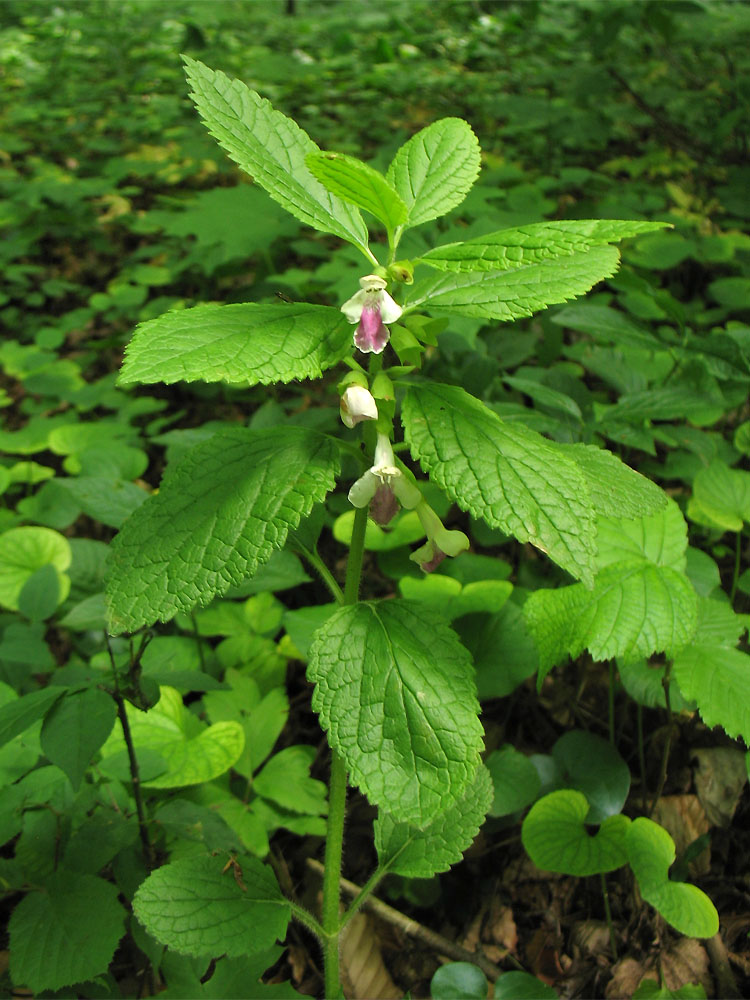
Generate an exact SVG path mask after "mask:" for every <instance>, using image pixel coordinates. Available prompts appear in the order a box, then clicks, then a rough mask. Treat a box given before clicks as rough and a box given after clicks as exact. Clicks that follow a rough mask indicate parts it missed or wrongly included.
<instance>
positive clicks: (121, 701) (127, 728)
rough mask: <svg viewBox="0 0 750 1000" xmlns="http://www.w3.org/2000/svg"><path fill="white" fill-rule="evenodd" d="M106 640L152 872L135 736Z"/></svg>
mask: <svg viewBox="0 0 750 1000" xmlns="http://www.w3.org/2000/svg"><path fill="white" fill-rule="evenodd" d="M105 638H106V640H107V651H108V652H109V661H110V663H111V664H112V683H113V685H114V691H113V692H112V697H113V698H114V701H115V705H116V706H117V716H118V718H119V720H120V725H121V726H122V736H123V739H124V740H125V746H126V748H127V751H128V761H129V764H130V781H131V784H132V785H133V798H134V799H135V808H136V812H137V813H138V832H139V834H140V837H141V845H142V847H143V857H144V860H145V862H146V868H147V869H148V870H149V871H151V869H152V868H153V867H154V856H153V852H152V849H151V841H150V839H149V836H148V824H147V821H146V810H145V808H144V805H143V792H142V790H141V775H140V771H139V770H138V758H137V757H136V755H135V747H134V745H133V734H132V733H131V731H130V722H129V721H128V713H127V710H126V708H125V699H124V698H123V696H122V692H121V691H120V681H119V679H118V677H117V664H116V663H115V656H114V653H113V652H112V644H111V643H110V641H109V636H108V635H106V634H105Z"/></svg>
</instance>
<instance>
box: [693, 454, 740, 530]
mask: <svg viewBox="0 0 750 1000" xmlns="http://www.w3.org/2000/svg"><path fill="white" fill-rule="evenodd" d="M687 516H688V517H689V518H690V519H691V520H692V521H697V522H698V524H704V525H707V526H708V527H710V528H720V529H721V530H722V531H742V525H743V523H745V522H746V521H750V472H744V471H743V470H742V469H730V468H729V466H728V465H727V464H726V462H721V461H718V460H717V461H715V462H712V463H711V465H709V466H708V468H706V469H701V470H700V472H699V473H698V475H697V476H696V477H695V479H694V480H693V496H692V497H691V499H690V502H689V503H688V508H687Z"/></svg>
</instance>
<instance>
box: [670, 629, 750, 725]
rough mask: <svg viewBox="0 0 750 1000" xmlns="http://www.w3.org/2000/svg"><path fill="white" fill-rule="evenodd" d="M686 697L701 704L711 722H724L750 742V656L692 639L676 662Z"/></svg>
mask: <svg viewBox="0 0 750 1000" xmlns="http://www.w3.org/2000/svg"><path fill="white" fill-rule="evenodd" d="M672 677H673V678H674V679H675V680H676V681H677V684H678V685H679V688H680V691H681V692H682V694H683V695H684V697H685V698H687V699H689V700H691V701H694V702H695V703H696V704H697V706H698V711H699V712H700V714H701V718H702V719H703V721H704V722H705V723H706V725H707V726H711V727H713V726H721V727H722V728H723V729H724V731H725V732H726V733H727V734H728V735H729V736H731V737H732V738H733V739H735V738H737V737H738V736H741V737H742V738H743V739H744V740H745V742H746V743H750V656H748V655H747V653H743V652H741V651H740V650H739V649H729V648H727V647H726V646H719V645H709V644H707V643H703V642H700V641H699V642H696V643H691V644H690V646H689V647H687V648H685V649H683V650H681V651H680V652H679V653H678V654H677V655H676V656H675V659H674V663H673V664H672Z"/></svg>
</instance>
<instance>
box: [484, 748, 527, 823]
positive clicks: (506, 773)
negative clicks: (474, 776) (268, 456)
mask: <svg viewBox="0 0 750 1000" xmlns="http://www.w3.org/2000/svg"><path fill="white" fill-rule="evenodd" d="M485 763H486V764H487V768H488V770H489V772H490V774H491V775H492V784H493V786H494V798H493V800H492V805H491V807H490V810H489V814H490V816H511V815H512V814H513V813H516V812H520V811H521V810H522V809H525V808H526V806H529V805H531V803H532V802H533V801H534V799H535V798H536V797H537V795H538V794H539V789H540V788H541V782H540V780H539V775H538V773H537V770H536V768H535V767H534V765H533V764H532V763H531V761H530V760H529V758H528V757H527V756H526V754H523V753H521V752H520V750H516V749H515V747H512V746H511V745H510V744H506V745H505V746H503V747H501V748H500V749H499V750H493V752H492V753H491V754H490V755H489V757H487V760H486V762H485Z"/></svg>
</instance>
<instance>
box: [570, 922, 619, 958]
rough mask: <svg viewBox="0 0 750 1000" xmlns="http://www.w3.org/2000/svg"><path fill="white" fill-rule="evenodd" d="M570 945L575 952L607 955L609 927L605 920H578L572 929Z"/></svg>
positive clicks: (608, 949)
mask: <svg viewBox="0 0 750 1000" xmlns="http://www.w3.org/2000/svg"><path fill="white" fill-rule="evenodd" d="M570 946H571V949H572V950H573V954H575V953H576V952H578V953H579V954H581V955H607V954H609V951H610V940H609V928H608V927H607V925H606V924H605V923H604V921H603V920H577V921H576V922H575V923H574V924H573V927H572V928H571V931H570Z"/></svg>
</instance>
